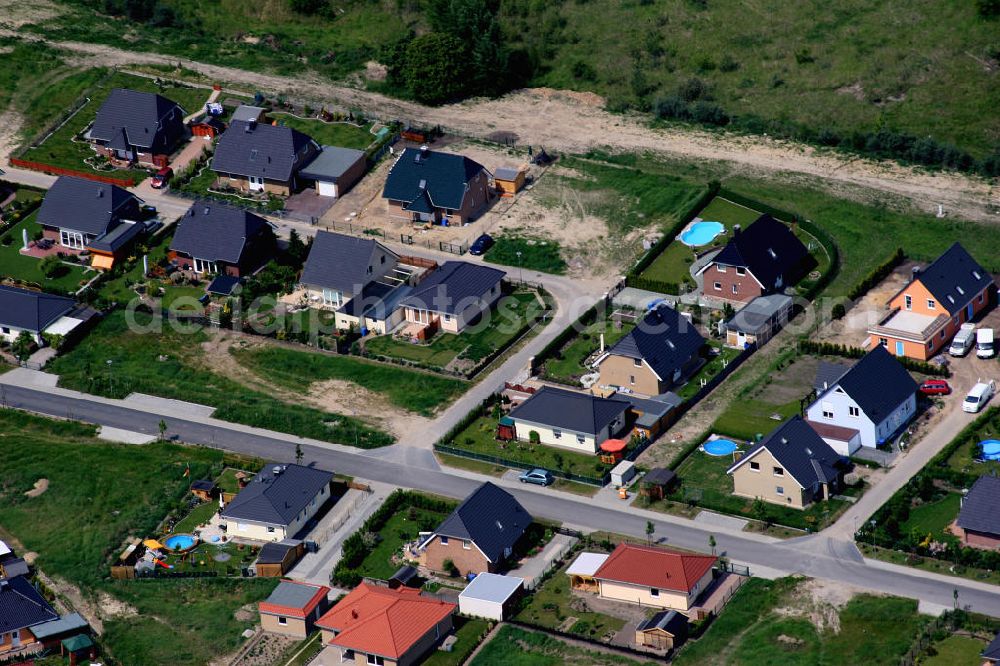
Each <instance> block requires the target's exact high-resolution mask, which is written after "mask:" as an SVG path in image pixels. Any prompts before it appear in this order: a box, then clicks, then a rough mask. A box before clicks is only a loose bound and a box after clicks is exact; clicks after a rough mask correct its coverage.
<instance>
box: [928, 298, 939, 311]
mask: <svg viewBox="0 0 1000 666" xmlns="http://www.w3.org/2000/svg"><path fill="white" fill-rule="evenodd" d="M936 307H937V304H936V303H935V302H934V299H933V298H928V299H927V309H928V310H933V309H934V308H936Z"/></svg>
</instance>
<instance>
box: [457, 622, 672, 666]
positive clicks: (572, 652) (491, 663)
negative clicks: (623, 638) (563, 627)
mask: <svg viewBox="0 0 1000 666" xmlns="http://www.w3.org/2000/svg"><path fill="white" fill-rule="evenodd" d="M653 663H654V662H651V661H640V660H639V659H638V658H636V659H631V658H629V657H624V656H622V655H619V654H615V653H608V652H597V651H595V650H588V649H586V648H583V647H580V646H579V645H577V644H572V645H571V644H569V643H564V642H563V641H561V640H559V639H557V638H554V637H552V636H549V635H548V634H543V633H539V632H535V631H528V630H525V629H520V628H518V627H514V626H511V625H509V624H508V625H504V626H502V627H500V631H498V632H497V633H496V635H494V636H493V639H492V640H490V642H489V643H487V644H486V645H485V646H483V649H482V650H480V652H479V654H477V655H476V657H475V659H473V660H472V661H470V662H469V666H496V665H497V664H504V665H505V666H563V665H564V664H581V665H582V664H586V665H587V666H619V665H620V666H639V664H649V665H651V664H653Z"/></svg>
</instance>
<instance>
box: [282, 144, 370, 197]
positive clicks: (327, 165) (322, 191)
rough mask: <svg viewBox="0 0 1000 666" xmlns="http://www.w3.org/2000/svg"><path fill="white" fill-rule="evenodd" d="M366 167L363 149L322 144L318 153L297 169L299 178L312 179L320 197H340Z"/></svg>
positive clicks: (360, 175) (363, 172) (361, 174)
mask: <svg viewBox="0 0 1000 666" xmlns="http://www.w3.org/2000/svg"><path fill="white" fill-rule="evenodd" d="M367 168H368V157H367V155H365V151H363V150H355V149H354V148H341V147H339V146H323V148H322V149H321V150H320V153H319V155H317V156H316V158H315V159H314V160H313V161H312V162H310V163H309V164H307V165H306V166H305V167H304V168H302V169H300V170H299V178H300V179H302V180H304V181H312V182H313V183H314V184H315V187H316V194H318V195H320V196H321V197H333V198H336V197H342V196H344V195H345V194H347V192H348V190H350V189H351V188H352V187H354V184H355V183H357V182H358V181H359V180H361V177H362V176H364V175H365V170H366V169H367Z"/></svg>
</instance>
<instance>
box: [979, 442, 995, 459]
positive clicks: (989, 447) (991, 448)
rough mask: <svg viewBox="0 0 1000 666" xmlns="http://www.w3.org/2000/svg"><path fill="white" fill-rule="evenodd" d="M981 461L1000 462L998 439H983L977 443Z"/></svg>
mask: <svg viewBox="0 0 1000 666" xmlns="http://www.w3.org/2000/svg"><path fill="white" fill-rule="evenodd" d="M979 448H980V449H982V452H983V460H1000V439H984V440H983V441H981V442H979Z"/></svg>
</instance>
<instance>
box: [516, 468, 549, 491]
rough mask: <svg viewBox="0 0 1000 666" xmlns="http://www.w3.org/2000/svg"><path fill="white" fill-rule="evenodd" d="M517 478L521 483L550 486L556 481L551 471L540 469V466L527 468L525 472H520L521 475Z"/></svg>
mask: <svg viewBox="0 0 1000 666" xmlns="http://www.w3.org/2000/svg"><path fill="white" fill-rule="evenodd" d="M518 480H520V481H521V483H534V484H536V485H539V486H551V485H552V484H553V483H555V482H556V479H555V477H554V476H552V472H550V471H548V470H546V469H541V468H540V467H538V468H535V469H529V470H528V471H527V472H524V473H522V474H521V476H519V477H518Z"/></svg>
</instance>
